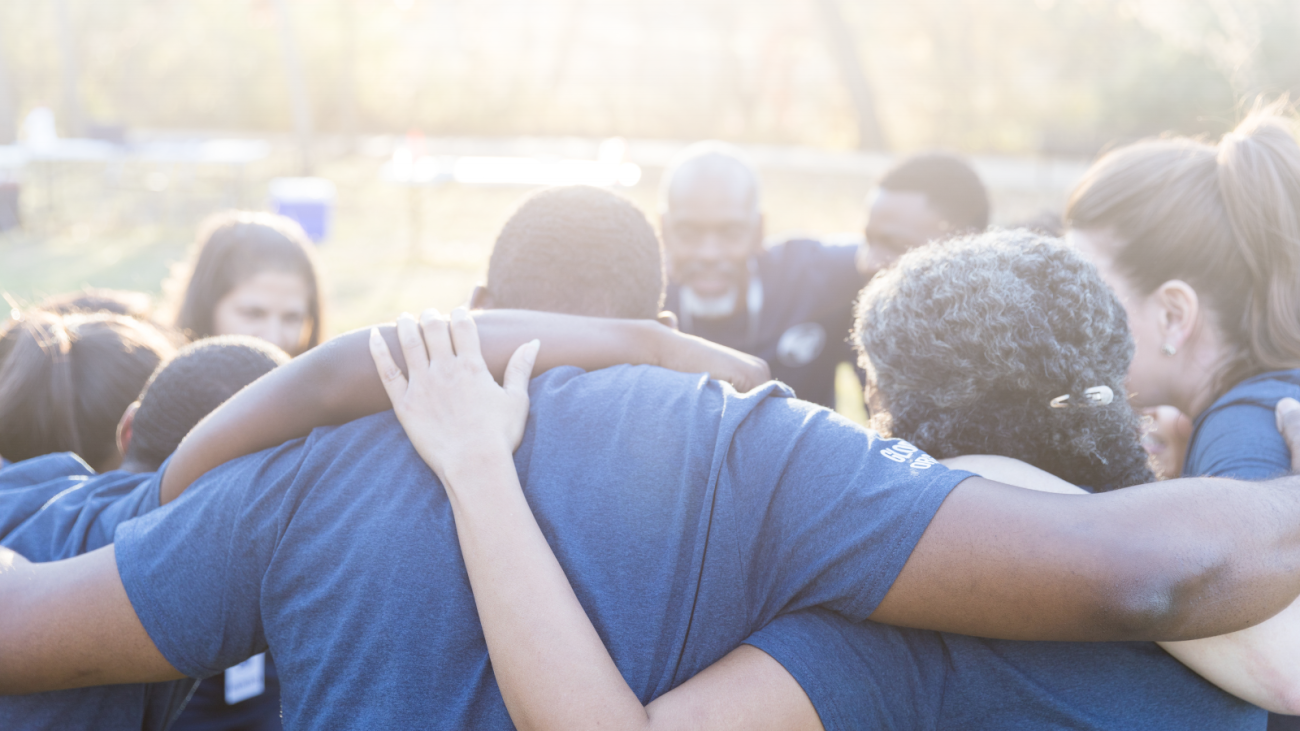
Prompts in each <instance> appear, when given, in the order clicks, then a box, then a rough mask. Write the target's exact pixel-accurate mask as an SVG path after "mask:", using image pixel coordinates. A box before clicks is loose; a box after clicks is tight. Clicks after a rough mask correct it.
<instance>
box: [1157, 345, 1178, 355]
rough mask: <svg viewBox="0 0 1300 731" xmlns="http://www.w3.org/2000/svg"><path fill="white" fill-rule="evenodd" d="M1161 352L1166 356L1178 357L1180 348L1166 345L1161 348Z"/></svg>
mask: <svg viewBox="0 0 1300 731" xmlns="http://www.w3.org/2000/svg"><path fill="white" fill-rule="evenodd" d="M1160 352H1161V353H1164V354H1165V355H1178V348H1175V347H1174V346H1172V345H1170V344H1169V343H1165V344H1164V345H1162V346H1160Z"/></svg>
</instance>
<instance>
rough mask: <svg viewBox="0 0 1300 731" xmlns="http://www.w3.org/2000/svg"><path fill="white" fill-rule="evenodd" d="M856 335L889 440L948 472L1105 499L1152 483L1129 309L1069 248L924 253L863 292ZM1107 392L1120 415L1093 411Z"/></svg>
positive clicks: (1012, 237)
mask: <svg viewBox="0 0 1300 731" xmlns="http://www.w3.org/2000/svg"><path fill="white" fill-rule="evenodd" d="M854 332H855V339H856V341H857V346H858V348H859V352H860V353H861V355H862V358H861V361H862V366H863V368H865V369H866V371H867V380H868V382H869V383H870V384H871V387H872V388H874V389H876V393H877V394H878V395H879V396H881V397H882V400H883V401H884V406H885V410H886V412H887V413H885V414H879V415H877V417H876V418H877V424H876V425H877V426H878V427H880V428H881V430H882V431H884V432H885V433H888V434H891V435H892V436H895V437H898V438H901V439H906V440H908V441H910V442H912V443H913V444H915V445H916V446H918V447H920V448H921V449H924V450H925V451H927V452H929V453H930V454H931V455H932V456H934V457H937V458H939V459H944V458H947V457H956V456H959V455H963V454H996V455H1002V456H1005V457H1014V458H1016V459H1019V460H1022V461H1024V462H1028V463H1029V464H1032V465H1034V466H1035V467H1038V468H1039V469H1042V470H1046V471H1047V472H1050V473H1052V474H1054V475H1056V476H1057V477H1060V478H1061V479H1064V480H1066V481H1069V482H1072V483H1074V484H1076V485H1084V486H1087V487H1091V488H1093V489H1095V490H1110V489H1115V488H1119V487H1127V486H1130V485H1137V484H1142V483H1145V482H1151V481H1152V479H1153V475H1152V473H1151V470H1150V468H1149V466H1148V463H1147V454H1146V452H1145V450H1143V449H1142V445H1141V443H1140V441H1139V439H1140V437H1141V419H1140V417H1139V416H1138V414H1137V413H1136V412H1135V411H1134V410H1133V407H1132V406H1131V405H1130V403H1129V401H1128V399H1127V398H1126V395H1127V392H1126V391H1125V390H1124V383H1125V380H1126V379H1127V376H1128V368H1129V363H1130V362H1131V361H1132V360H1133V338H1132V336H1131V335H1130V334H1129V329H1128V320H1127V317H1126V315H1125V312H1124V306H1123V305H1122V304H1121V303H1120V301H1119V298H1118V297H1116V296H1115V293H1114V292H1113V291H1112V290H1111V289H1110V287H1108V286H1106V283H1105V281H1103V280H1102V278H1101V275H1100V274H1099V273H1098V272H1097V269H1096V267H1094V266H1093V265H1092V264H1090V263H1088V262H1087V261H1085V260H1084V259H1083V257H1082V256H1080V255H1079V253H1078V252H1076V251H1074V250H1073V249H1071V248H1070V247H1068V246H1066V245H1065V244H1063V243H1062V242H1061V241H1060V240H1059V239H1052V238H1048V237H1045V236H1038V235H1035V234H1032V233H1030V232H1028V231H991V232H989V233H986V234H982V235H978V236H970V237H965V238H958V239H951V240H948V241H946V242H944V243H942V244H929V245H927V246H923V247H920V248H917V249H914V250H912V251H911V252H909V253H907V254H905V255H903V256H902V257H901V258H900V259H899V260H898V263H897V264H895V265H894V266H893V267H891V268H889V269H887V270H885V271H884V272H882V273H881V274H879V275H878V276H877V277H876V278H875V279H873V280H871V283H870V284H869V285H867V287H866V289H864V290H863V291H862V297H861V299H860V300H859V302H858V313H857V323H856V324H855V326H854ZM1096 386H1105V387H1106V388H1109V389H1110V390H1111V393H1112V397H1113V398H1112V400H1111V402H1110V403H1108V404H1106V405H1089V404H1090V403H1091V402H1090V401H1089V400H1088V398H1087V394H1086V391H1087V390H1088V389H1091V388H1093V387H1096ZM1067 395H1068V396H1069V399H1068V401H1066V403H1067V404H1068V406H1067V407H1066V408H1052V406H1051V404H1052V400H1053V399H1056V398H1057V397H1059V396H1067Z"/></svg>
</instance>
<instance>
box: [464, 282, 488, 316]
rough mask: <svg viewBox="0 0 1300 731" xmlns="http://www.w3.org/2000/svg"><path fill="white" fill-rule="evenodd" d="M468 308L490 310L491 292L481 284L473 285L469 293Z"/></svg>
mask: <svg viewBox="0 0 1300 731" xmlns="http://www.w3.org/2000/svg"><path fill="white" fill-rule="evenodd" d="M469 308H470V309H471V310H490V309H492V308H493V303H492V293H491V292H488V288H487V287H486V286H484V285H482V284H476V285H474V291H473V292H470V294H469Z"/></svg>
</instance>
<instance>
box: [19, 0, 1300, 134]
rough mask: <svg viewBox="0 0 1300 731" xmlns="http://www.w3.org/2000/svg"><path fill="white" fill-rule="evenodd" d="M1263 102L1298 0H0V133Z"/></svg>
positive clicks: (1089, 113) (521, 126) (1297, 84)
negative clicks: (26, 117)
mask: <svg viewBox="0 0 1300 731" xmlns="http://www.w3.org/2000/svg"><path fill="white" fill-rule="evenodd" d="M294 78H300V79H301V82H300V83H297V82H295V83H290V80H291V79H294ZM301 90H305V94H304V95H303V96H302V97H301V103H302V108H300V109H298V110H297V111H296V112H295V108H294V99H295V97H294V94H295V92H297V91H301ZM1285 92H1290V93H1292V95H1293V96H1295V95H1296V92H1300V3H1298V2H1295V0H1249V1H1248V0H913V1H912V2H908V3H897V2H882V1H880V0H852V1H850V0H746V1H745V2H739V1H736V0H690V1H688V0H653V1H651V0H600V2H595V1H594V0H472V1H471V0H49V1H43V2H37V1H36V0H6V2H3V3H0V143H3V142H5V141H8V140H10V139H12V138H13V136H14V134H15V128H16V121H17V120H19V119H21V117H22V115H23V114H24V113H25V112H26V111H27V110H29V109H31V108H33V107H35V106H37V105H42V104H44V105H48V106H51V107H53V108H54V109H55V110H56V111H57V113H58V115H59V122H60V126H61V132H63V133H64V134H76V133H79V132H84V131H85V129H86V128H87V127H88V126H89V125H91V124H99V125H105V124H107V125H122V126H124V127H125V128H127V129H128V130H130V129H170V128H175V129H189V130H195V129H201V130H217V129H220V130H239V131H244V132H248V133H278V132H290V131H293V130H294V129H295V128H297V129H302V125H303V124H306V125H307V127H308V129H310V130H312V131H314V132H315V133H317V134H329V135H343V136H344V137H345V138H346V137H348V136H353V135H357V134H361V133H365V134H381V133H404V132H406V131H407V130H411V129H418V130H420V131H421V132H423V133H424V134H426V135H440V136H446V135H471V134H472V135H476V136H497V135H500V136H512V135H580V136H593V137H605V136H611V135H622V136H625V137H629V138H661V139H695V138H701V137H720V138H726V139H731V140H735V141H738V142H755V143H768V144H796V145H808V146H814V147H820V148H823V149H852V148H858V147H862V148H865V149H871V148H883V149H888V150H895V151H897V150H909V149H917V148H922V147H934V146H942V147H948V148H954V149H959V150H965V151H968V152H983V153H1012V154H1053V155H1060V154H1065V155H1084V156H1087V155H1091V154H1094V153H1095V152H1096V151H1097V150H1098V149H1100V148H1102V147H1103V146H1105V145H1107V144H1111V143H1113V142H1116V141H1124V140H1129V139H1132V138H1135V137H1139V136H1143V135H1149V134H1153V133H1156V132H1160V131H1164V130H1173V131H1177V132H1183V133H1207V134H1213V133H1219V132H1222V131H1223V130H1224V129H1225V128H1226V127H1227V126H1229V125H1230V124H1231V123H1232V121H1233V120H1234V119H1235V118H1236V116H1237V115H1238V113H1239V111H1240V109H1239V104H1240V103H1241V101H1242V100H1244V99H1250V98H1253V97H1255V96H1256V95H1260V94H1265V95H1270V96H1275V95H1278V94H1281V93H1285ZM295 114H297V116H295Z"/></svg>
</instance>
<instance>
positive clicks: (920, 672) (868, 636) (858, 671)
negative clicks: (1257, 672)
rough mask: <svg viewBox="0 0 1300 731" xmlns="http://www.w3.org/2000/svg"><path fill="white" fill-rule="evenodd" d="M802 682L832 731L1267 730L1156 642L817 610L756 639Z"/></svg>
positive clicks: (1251, 711) (1261, 719) (1252, 712)
mask: <svg viewBox="0 0 1300 731" xmlns="http://www.w3.org/2000/svg"><path fill="white" fill-rule="evenodd" d="M746 643H747V644H751V645H754V646H755V647H758V648H759V649H761V650H763V651H764V652H766V653H767V654H769V655H771V656H772V657H773V658H775V659H776V660H777V661H778V662H780V663H781V664H782V666H784V667H785V669H786V670H787V671H789V672H790V674H791V675H793V676H794V677H795V679H796V680H798V681H799V684H800V685H801V686H802V687H803V689H804V692H806V693H807V694H808V697H809V699H810V700H811V701H812V703H813V706H814V707H815V708H816V709H817V713H818V715H819V716H820V717H821V720H822V724H823V725H824V726H825V727H826V730H827V731H841V730H842V729H909V730H917V731H921V730H925V731H1003V730H1005V729H1023V730H1024V731H1041V730H1044V729H1060V730H1061V731H1066V730H1067V729H1068V730H1076V729H1084V730H1089V731H1103V730H1104V731H1129V730H1130V729H1143V731H1189V730H1193V729H1204V730H1205V731H1246V730H1247V729H1250V730H1253V731H1263V729H1264V726H1265V713H1264V711H1263V710H1261V709H1260V708H1257V707H1255V706H1253V705H1251V704H1249V703H1247V702H1246V701H1243V700H1241V699H1239V698H1236V697H1235V696H1232V695H1229V694H1228V693H1225V692H1224V691H1222V690H1220V689H1219V688H1217V687H1215V686H1214V685H1212V684H1211V683H1210V682H1208V681H1206V680H1205V679H1203V678H1202V677H1201V676H1199V675H1197V674H1196V673H1195V672H1193V671H1192V670H1190V669H1188V668H1187V667H1186V666H1185V665H1183V664H1182V663H1180V662H1178V661H1177V660H1175V659H1174V658H1173V657H1172V656H1170V655H1169V654H1168V653H1166V652H1165V651H1164V650H1162V649H1160V646H1159V645H1157V644H1155V643H1154V642H1013V641H1008V640H987V639H981V638H977V637H967V636H965V635H954V634H948V633H942V632H929V631H924V630H913V629H903V628H898V627H890V626H888V625H883V624H876V623H874V622H861V623H854V622H850V621H848V620H846V619H845V618H844V617H841V616H839V615H837V614H834V613H832V612H827V611H824V610H807V611H802V612H796V613H793V614H788V615H784V616H782V617H778V618H777V619H776V621H774V622H772V623H771V624H769V625H768V626H767V627H764V628H763V629H762V630H760V631H759V632H757V633H756V634H755V635H754V636H752V637H750V638H749V639H748V640H746Z"/></svg>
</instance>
